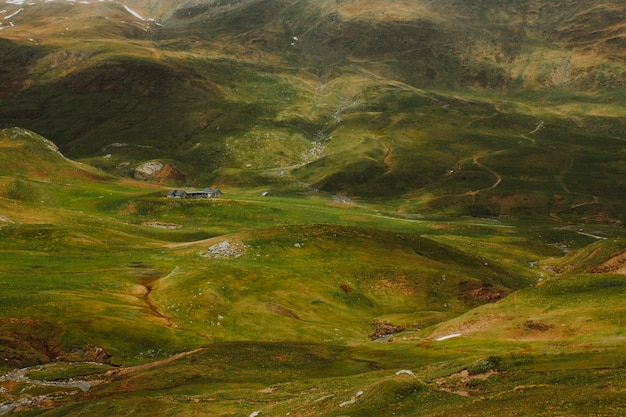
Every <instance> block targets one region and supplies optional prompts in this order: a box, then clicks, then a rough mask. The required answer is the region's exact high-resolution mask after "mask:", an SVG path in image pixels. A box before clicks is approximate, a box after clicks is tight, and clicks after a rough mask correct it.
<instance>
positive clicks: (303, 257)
mask: <svg viewBox="0 0 626 417" xmlns="http://www.w3.org/2000/svg"><path fill="white" fill-rule="evenodd" d="M2 133H3V135H4V136H3V137H4V140H3V142H2V143H3V144H4V145H3V146H4V148H5V150H6V152H5V153H4V154H3V155H4V156H5V157H6V158H8V159H7V160H18V159H19V158H18V157H17V156H18V155H20V152H22V149H24V148H25V147H29V148H30V149H31V152H30V155H32V158H31V163H32V164H34V165H35V166H40V167H45V166H50V167H51V168H52V169H51V170H52V171H54V172H63V170H65V169H70V168H71V169H74V170H75V171H74V174H73V175H72V178H74V180H73V181H72V182H71V183H64V182H62V181H63V178H64V177H60V178H56V177H53V178H51V179H50V182H48V183H47V185H46V188H45V190H46V196H48V195H49V196H54V198H53V199H44V200H43V201H42V200H37V201H28V200H27V199H21V200H17V199H14V198H11V197H10V196H9V197H7V196H6V195H5V196H4V197H3V199H2V200H1V205H0V210H1V211H0V214H1V215H3V216H5V217H9V218H11V219H12V220H13V221H15V223H4V225H3V226H2V227H1V228H0V234H1V236H2V239H1V242H2V249H1V251H0V256H1V257H2V273H1V275H0V276H1V280H2V284H3V288H4V290H3V292H2V296H1V297H2V306H3V309H2V317H1V318H0V325H1V326H2V343H0V346H1V348H2V353H3V355H4V357H5V358H6V359H7V361H5V364H4V365H2V368H3V369H4V370H6V369H7V367H8V366H10V367H20V366H25V365H32V364H37V363H45V362H49V361H53V360H72V361H88V360H93V359H94V355H95V354H94V352H95V348H96V347H101V348H104V349H105V350H106V352H108V353H109V354H110V355H111V361H112V362H113V363H114V364H116V365H122V364H123V365H126V367H127V368H117V369H114V370H113V371H112V372H111V373H109V374H108V376H104V375H102V374H101V372H103V370H105V369H110V368H99V367H94V366H93V365H88V364H76V365H73V366H69V365H60V368H58V369H55V368H41V369H39V370H38V368H34V369H33V370H31V371H30V372H29V375H30V376H31V378H43V379H59V378H60V379H61V380H63V379H66V378H68V377H69V376H78V378H79V379H81V378H85V377H84V375H94V374H100V375H98V376H94V377H92V378H94V379H101V380H104V383H102V384H100V385H97V386H95V387H93V388H91V390H90V391H89V393H87V394H84V395H81V394H80V392H79V391H78V390H76V389H74V392H76V394H64V395H61V396H59V395H56V396H55V397H54V399H52V403H51V402H44V403H40V402H37V401H35V403H36V404H38V405H37V406H35V407H34V408H33V409H32V411H24V412H23V414H24V415H29V414H32V415H85V414H89V415H100V414H106V415H111V414H121V413H130V414H133V415H153V414H154V413H155V412H159V413H164V412H166V413H168V414H169V415H181V416H182V415H189V414H190V413H194V412H196V413H205V414H212V415H241V414H244V415H249V414H250V413H252V412H254V411H262V412H263V413H265V414H269V415H284V414H286V413H287V412H290V413H291V414H294V415H316V416H317V415H328V416H332V415H343V414H345V413H346V412H349V413H351V414H369V415H386V414H387V413H388V412H389V410H391V411H393V412H395V413H396V415H407V416H408V415H416V414H420V415H449V413H451V412H457V411H455V410H463V411H462V413H463V414H466V415H474V414H476V415H480V414H495V413H496V410H498V411H497V413H498V415H519V413H520V412H522V413H523V414H526V415H530V414H533V415H559V413H563V412H567V413H568V414H571V415H588V414H589V413H604V414H608V415H618V414H619V413H620V412H623V411H624V407H625V405H624V404H623V394H624V392H623V387H621V385H620V384H619V383H618V381H619V380H621V378H623V366H624V364H623V349H624V347H623V331H624V330H623V329H624V323H623V313H624V312H623V306H622V303H621V299H622V298H623V288H624V282H623V281H624V280H623V279H622V278H621V277H622V275H610V274H606V275H602V274H596V275H588V274H584V273H583V272H588V271H590V270H591V269H592V268H593V267H594V266H595V265H598V264H600V263H602V262H603V261H605V260H607V259H609V258H611V257H613V256H615V254H619V253H620V252H623V235H622V234H621V232H620V230H619V229H615V228H604V229H603V230H593V229H586V231H585V233H587V234H591V235H593V234H594V233H595V234H598V233H602V234H603V235H604V236H605V237H610V239H607V240H598V239H596V238H593V237H590V236H588V235H581V234H579V233H577V232H579V230H578V229H571V228H569V229H568V228H562V227H557V228H555V227H554V226H555V225H554V224H545V225H540V224H535V225H534V226H530V227H526V225H523V224H516V223H499V222H492V221H481V220H476V219H471V218H467V219H456V220H454V221H450V222H442V221H423V220H421V221H420V220H415V219H407V218H402V217H393V216H388V215H387V213H386V211H385V208H384V206H378V205H367V204H354V203H352V204H348V203H340V202H335V201H333V200H332V199H327V198H323V197H319V196H318V197H309V198H303V197H296V198H293V197H285V198H275V197H270V198H262V197H259V196H258V195H257V194H256V193H254V194H252V193H250V192H247V191H245V190H237V189H233V190H232V191H229V190H226V191H227V196H226V198H225V199H222V200H215V201H176V200H166V199H164V198H162V195H163V191H161V189H158V188H154V187H152V189H146V188H142V187H146V185H145V184H142V183H133V182H128V181H126V182H121V181H117V182H116V181H113V180H111V179H105V178H102V177H100V178H98V177H95V176H93V175H92V176H77V175H76V172H78V171H76V170H80V167H77V166H76V165H75V164H74V163H72V162H71V161H68V160H66V159H64V158H61V157H60V156H59V155H58V154H56V153H54V152H52V151H50V150H48V148H47V147H46V142H44V141H43V140H42V139H41V138H39V137H37V136H35V135H34V134H30V133H28V132H26V131H22V130H7V131H3V132H2ZM12 136H14V137H13V138H11V137H12ZM9 138H11V139H9ZM54 168H56V169H54ZM6 180H8V181H9V182H10V181H11V180H10V179H8V178H5V181H6ZM21 181H23V183H24V184H27V185H28V184H40V182H38V181H37V180H34V181H33V180H29V179H28V178H27V177H22V178H21ZM145 221H160V222H166V223H177V224H179V225H181V226H182V228H180V229H177V230H166V229H155V228H150V227H147V226H142V223H143V222H145ZM207 239H208V240H207ZM223 240H228V241H230V242H234V243H236V242H242V243H243V244H244V245H245V248H246V249H245V252H242V253H241V256H238V257H231V258H223V259H210V258H206V257H202V256H200V255H199V254H201V253H205V252H206V251H207V249H209V248H210V247H211V246H212V245H214V244H216V243H218V242H220V241H223ZM240 248H241V247H240ZM563 248H567V250H568V251H569V254H568V255H567V256H565V257H563V253H564V252H563V251H562V250H563ZM591 259H595V260H594V261H591ZM536 261H541V262H540V263H535V262H536ZM540 265H541V266H542V267H544V268H546V267H547V266H550V269H539V266H540ZM567 265H570V267H569V270H570V271H571V272H569V273H567V272H564V271H567V270H568V268H564V267H565V266H567ZM572 266H573V267H572ZM551 271H561V272H560V274H561V275H558V274H557V273H556V272H551ZM538 278H542V280H543V281H542V282H543V284H542V285H540V286H532V285H531V284H534V283H536V282H537V280H538ZM148 289H149V293H147V292H148ZM511 291H516V292H514V293H513V294H512V295H509V296H508V297H506V298H502V296H504V295H507V294H509V293H510V292H511ZM498 299H500V301H498V302H491V303H490V302H488V301H489V300H491V301H495V300H498ZM607 306H608V307H610V308H606V307H607ZM378 322H387V323H391V324H393V325H396V326H402V327H403V328H405V330H404V331H403V332H400V333H397V334H395V335H394V338H393V342H392V343H388V342H373V341H371V340H370V339H369V337H368V336H369V335H370V334H372V333H374V331H375V330H376V328H377V324H376V323H378ZM451 333H462V336H461V337H458V338H453V339H450V340H446V341H441V342H438V341H435V340H434V339H435V338H437V337H440V336H444V335H448V334H451ZM202 346H206V349H204V350H200V351H194V349H196V348H198V347H202ZM187 351H188V352H189V353H188V354H184V355H182V356H179V357H172V358H171V360H168V358H170V357H171V355H174V354H177V353H181V352H183V353H184V352H187ZM141 364H149V365H148V366H139V367H132V366H131V365H141ZM402 369H408V370H411V371H413V372H414V373H415V375H416V376H415V377H413V376H411V375H407V374H400V375H395V373H396V372H397V371H398V370H402ZM463 369H468V371H469V373H470V374H471V375H476V376H474V377H468V376H463V375H461V374H457V372H459V371H461V370H463ZM494 370H495V371H496V373H493V374H492V373H488V372H490V371H494ZM81 375H82V376H81ZM2 387H3V388H4V391H3V393H2V395H3V397H2V399H3V401H9V402H11V401H15V399H16V397H18V398H19V397H21V398H23V397H24V396H26V395H42V394H46V393H49V394H53V395H54V394H55V393H57V394H58V392H59V391H60V390H63V391H66V392H67V391H68V389H67V388H55V387H42V386H40V385H36V384H29V383H24V382H22V383H18V384H15V383H9V382H2ZM69 391H70V392H71V391H72V390H71V389H70V390H69ZM358 391H362V392H363V394H362V395H361V396H359V398H358V399H357V401H356V402H355V403H353V404H345V405H343V406H341V407H340V404H342V403H343V402H345V401H349V400H350V399H351V398H352V397H353V396H355V395H356V394H357V392H358ZM557 391H558V392H559V395H558V396H556V395H554V393H555V392H557ZM468 394H469V395H470V397H467V396H466V395H468ZM529 396H532V397H533V398H534V399H535V401H527V400H526V399H527V397H529ZM589 398H592V399H593V401H587V399H589ZM581 399H585V400H581ZM53 403H54V408H52V409H50V410H47V411H46V410H44V409H42V408H39V406H44V407H45V406H46V404H47V406H50V405H52V404H53ZM103 404H104V405H103ZM539 404H541V406H539ZM103 407H104V408H103ZM157 410H158V411H157Z"/></svg>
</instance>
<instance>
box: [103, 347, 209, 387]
mask: <svg viewBox="0 0 626 417" xmlns="http://www.w3.org/2000/svg"><path fill="white" fill-rule="evenodd" d="M208 349H209V348H208V347H201V348H198V349H194V350H190V351H187V352H181V353H178V354H176V355H172V356H170V357H169V358H165V359H162V360H160V361H155V362H150V363H144V364H143V365H137V366H129V367H124V366H122V367H119V368H116V369H113V370H110V371H107V372H105V373H104V374H102V375H103V376H104V377H111V376H122V375H128V374H132V373H135V372H142V371H147V370H148V369H152V368H156V367H158V366H162V365H167V364H168V363H171V362H174V361H177V360H179V359H181V358H184V357H187V356H190V355H195V354H196V353H199V352H204V351H205V350H208ZM104 383H106V382H104Z"/></svg>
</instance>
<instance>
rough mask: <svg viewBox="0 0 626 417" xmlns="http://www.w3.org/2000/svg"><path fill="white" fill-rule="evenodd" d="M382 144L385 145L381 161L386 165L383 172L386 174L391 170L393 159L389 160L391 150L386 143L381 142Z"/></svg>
mask: <svg viewBox="0 0 626 417" xmlns="http://www.w3.org/2000/svg"><path fill="white" fill-rule="evenodd" d="M383 146H384V147H385V154H384V155H383V163H384V164H385V166H386V167H387V172H385V174H388V173H390V172H391V171H392V168H393V161H392V160H391V154H392V153H393V150H392V149H391V147H390V146H389V145H388V144H387V143H383Z"/></svg>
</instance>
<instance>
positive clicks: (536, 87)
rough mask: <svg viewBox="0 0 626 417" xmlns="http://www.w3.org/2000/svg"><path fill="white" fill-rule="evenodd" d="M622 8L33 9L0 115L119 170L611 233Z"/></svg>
mask: <svg viewBox="0 0 626 417" xmlns="http://www.w3.org/2000/svg"><path fill="white" fill-rule="evenodd" d="M448 3H449V4H448ZM17 6H18V5H15V6H11V7H14V8H16V9H17ZM12 12H13V9H11V10H8V9H7V13H12ZM151 14H153V15H152V16H151ZM621 14H623V7H621V4H620V3H619V2H616V1H605V2H602V3H601V4H597V3H594V4H593V5H592V4H589V3H586V2H583V3H580V2H561V3H559V4H558V5H544V4H543V3H542V2H539V1H532V0H526V1H524V2H522V3H520V4H519V5H516V6H515V7H509V6H508V5H504V4H503V3H501V2H498V1H495V0H491V1H488V2H483V3H480V4H476V5H466V4H465V3H462V2H446V3H445V4H444V3H442V2H430V3H425V4H421V5H416V4H415V3H414V2H406V1H395V2H391V3H389V4H387V3H385V4H383V3H380V4H375V3H372V2H339V3H338V2H331V1H321V0H320V1H315V2H301V1H296V2H293V1H273V2H269V3H268V2H259V1H234V2H231V1H229V2H199V3H198V2H194V3H188V4H186V3H183V2H175V3H171V5H169V6H164V5H163V4H157V3H155V2H141V1H140V2H131V3H129V4H128V6H122V5H119V4H116V3H98V4H65V3H63V4H60V3H48V2H46V3H33V4H31V5H27V7H24V10H23V11H22V12H20V13H18V14H17V15H15V16H13V17H11V19H8V21H10V22H12V24H13V25H14V27H5V29H4V30H3V32H2V35H3V39H2V46H1V51H2V52H1V56H2V62H3V65H2V71H3V74H4V76H5V77H6V79H7V82H6V83H4V84H3V86H2V92H1V93H0V98H1V99H2V101H0V115H1V117H2V120H3V124H4V125H5V126H23V127H26V128H29V129H31V130H33V131H36V132H38V133H40V134H43V135H44V136H46V137H48V138H50V139H51V140H53V141H54V142H55V143H57V144H58V146H59V147H60V149H61V151H62V152H63V153H64V154H66V155H68V156H69V157H72V158H75V159H80V160H83V161H85V162H88V163H90V164H92V165H95V166H97V167H99V168H101V169H104V170H106V171H108V172H111V173H115V174H117V175H130V176H132V175H134V172H135V169H136V168H137V167H138V166H140V165H141V164H143V163H146V162H151V161H158V162H160V163H162V164H164V165H165V164H167V165H168V167H170V168H173V169H174V171H175V172H177V174H175V175H171V176H168V175H164V177H165V178H166V180H167V178H170V180H171V181H179V182H180V181H181V180H182V181H183V182H185V183H187V184H189V185H202V184H205V183H207V182H208V183H215V184H233V185H241V186H246V187H250V186H259V187H264V188H267V189H271V190H273V191H278V190H283V191H290V192H302V191H304V192H308V191H310V190H311V189H319V190H322V191H327V192H330V193H337V192H341V193H344V194H348V195H352V196H355V197H362V198H368V199H372V198H374V199H390V198H391V199H403V200H405V201H406V202H407V204H406V207H410V208H411V210H412V211H414V212H422V211H428V212H433V211H440V210H441V209H442V208H443V207H445V209H446V210H445V211H448V212H453V213H456V214H474V215H475V214H481V215H503V214H506V215H509V214H511V215H525V216H526V215H533V216H534V215H540V216H544V217H546V216H549V215H551V214H552V215H557V216H559V215H560V214H559V213H564V212H565V213H564V214H567V215H570V214H573V215H574V216H575V217H578V218H586V217H593V216H596V217H597V216H599V215H600V216H608V217H609V218H614V219H616V220H618V221H623V220H624V219H623V216H622V215H621V214H620V210H618V209H616V208H615V204H618V203H617V202H619V201H621V199H622V198H623V189H624V187H623V183H622V181H621V180H620V179H619V178H621V176H620V175H619V173H620V170H621V169H622V168H621V167H622V163H621V156H620V155H621V152H622V146H621V144H622V139H623V137H622V136H623V135H622V132H623V131H624V123H623V120H624V118H623V116H624V114H625V110H624V101H623V97H624V94H623V93H624V85H623V78H624V77H623V75H624V65H623V59H622V58H623V57H622V55H623V52H622V49H623V48H619V45H620V42H621V39H623V36H624V33H623V28H622V27H621V26H620V25H619V22H620V20H619V16H621ZM42 19H43V22H45V24H42ZM67 21H69V22H71V25H70V24H65V23H64V22H67ZM582 33H591V34H592V35H589V36H588V37H587V38H584V39H582V38H581V34H582ZM581 39H582V40H581ZM536 155H544V156H546V158H544V159H543V161H542V159H541V158H536V157H535V156H536ZM547 155H549V157H548V156H547ZM510 160H515V161H516V164H515V171H511V168H510V167H509V166H507V168H506V169H501V167H500V166H499V165H502V163H501V161H510ZM553 160H554V161H556V162H557V163H556V164H552V163H551V162H552V161H553ZM474 161H476V162H474ZM507 163H508V162H507ZM492 165H493V166H492ZM457 167H462V169H463V170H465V171H463V172H458V170H457V169H456V168H457ZM580 167H588V169H584V170H581V169H580ZM453 171H454V175H450V174H451V173H452V172H453ZM505 171H508V172H505ZM583 171H584V172H583ZM589 172H592V173H593V175H589V174H588V173H589ZM459 174H460V175H459ZM530 177H532V180H528V179H527V178H530ZM500 179H501V181H499V180H500ZM162 180H163V178H161V177H159V181H162ZM496 182H497V186H495V185H496ZM590 189H593V191H591V192H590ZM596 190H601V191H602V192H596ZM476 192H479V195H481V198H480V201H478V202H477V201H476V198H475V196H476ZM596 197H598V198H599V200H597V201H598V202H599V204H600V205H599V206H598V209H597V210H593V209H592V208H590V207H585V209H581V210H582V213H580V212H576V213H572V207H574V208H576V207H581V206H579V205H580V204H582V203H584V202H585V201H595V198H596ZM581 210H579V211H581Z"/></svg>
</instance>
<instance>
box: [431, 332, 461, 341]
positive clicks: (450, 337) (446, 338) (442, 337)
mask: <svg viewBox="0 0 626 417" xmlns="http://www.w3.org/2000/svg"><path fill="white" fill-rule="evenodd" d="M459 336H462V334H461V333H454V334H449V335H447V336H441V337H440V338H438V339H435V341H437V342H441V341H442V340H448V339H452V338H454V337H459Z"/></svg>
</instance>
